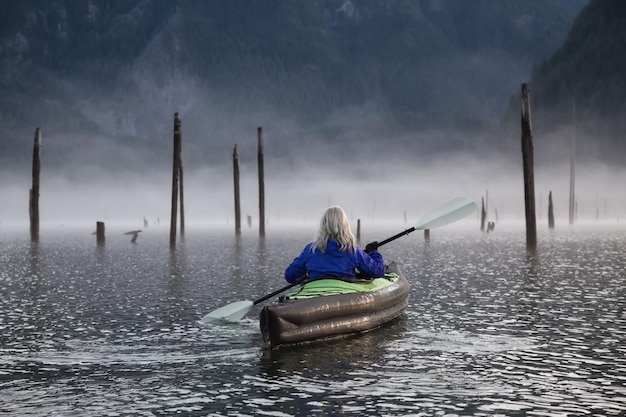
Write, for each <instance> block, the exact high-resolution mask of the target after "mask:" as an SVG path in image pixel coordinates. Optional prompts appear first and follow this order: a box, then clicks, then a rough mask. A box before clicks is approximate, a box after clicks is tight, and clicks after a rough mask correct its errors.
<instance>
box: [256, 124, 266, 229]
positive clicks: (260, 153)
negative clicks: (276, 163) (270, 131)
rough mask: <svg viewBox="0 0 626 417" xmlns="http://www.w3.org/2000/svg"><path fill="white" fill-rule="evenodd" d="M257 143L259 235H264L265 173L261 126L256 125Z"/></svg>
mask: <svg viewBox="0 0 626 417" xmlns="http://www.w3.org/2000/svg"><path fill="white" fill-rule="evenodd" d="M257 137H258V143H259V151H258V164H259V236H262V237H263V236H265V174H264V170H263V127H257Z"/></svg>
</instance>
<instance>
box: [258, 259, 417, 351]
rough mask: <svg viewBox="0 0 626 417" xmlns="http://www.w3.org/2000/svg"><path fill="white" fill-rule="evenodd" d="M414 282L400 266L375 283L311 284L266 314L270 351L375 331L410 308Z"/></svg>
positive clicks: (329, 280)
mask: <svg viewBox="0 0 626 417" xmlns="http://www.w3.org/2000/svg"><path fill="white" fill-rule="evenodd" d="M409 290H410V286H409V282H408V281H407V279H406V278H405V277H404V275H403V273H402V271H401V269H400V266H399V265H398V263H397V262H391V263H390V264H389V265H387V267H386V271H385V275H384V276H383V277H379V278H373V279H354V280H343V279H337V278H323V279H316V280H313V281H308V282H306V283H304V284H303V285H300V286H299V287H297V288H296V289H294V290H292V291H291V292H289V293H287V294H285V295H284V296H281V297H280V298H279V299H278V300H277V301H275V302H272V303H270V304H267V305H266V306H264V307H263V308H262V309H261V313H260V317H259V321H260V327H261V334H262V336H263V340H264V342H265V346H266V347H267V348H268V349H273V348H276V347H279V346H282V345H289V344H298V343H304V342H311V341H317V340H321V339H328V338H335V337H340V336H347V335H350V334H354V333H360V332H364V331H368V330H371V329H374V328H376V327H379V326H381V325H382V324H384V323H386V322H388V321H390V320H392V319H394V318H396V317H398V316H399V315H400V314H402V312H403V311H404V310H405V309H406V307H407V305H408V297H409Z"/></svg>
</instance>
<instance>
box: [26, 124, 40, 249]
mask: <svg viewBox="0 0 626 417" xmlns="http://www.w3.org/2000/svg"><path fill="white" fill-rule="evenodd" d="M40 173H41V129H40V128H37V129H35V143H34V145H33V184H32V188H31V189H30V193H29V194H30V196H29V204H28V212H29V217H30V239H31V240H32V241H34V242H36V241H38V240H39V174H40Z"/></svg>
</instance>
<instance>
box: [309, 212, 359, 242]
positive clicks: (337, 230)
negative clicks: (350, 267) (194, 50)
mask: <svg viewBox="0 0 626 417" xmlns="http://www.w3.org/2000/svg"><path fill="white" fill-rule="evenodd" d="M329 239H334V240H336V241H337V242H338V243H339V246H340V250H342V251H346V250H349V251H351V252H354V251H355V250H356V239H355V238H354V235H353V234H352V230H350V221H349V220H348V216H347V215H346V212H345V211H343V209H342V208H341V207H339V206H331V207H328V209H326V212H325V213H324V215H323V216H322V220H321V221H320V229H319V232H318V234H317V238H316V239H315V242H314V244H313V245H312V247H311V249H312V250H315V248H316V247H317V248H319V250H320V251H322V252H325V251H326V245H327V243H328V240H329Z"/></svg>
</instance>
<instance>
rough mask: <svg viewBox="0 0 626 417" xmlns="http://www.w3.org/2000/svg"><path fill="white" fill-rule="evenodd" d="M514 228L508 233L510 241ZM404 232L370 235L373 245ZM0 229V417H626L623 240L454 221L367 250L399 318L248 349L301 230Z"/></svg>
mask: <svg viewBox="0 0 626 417" xmlns="http://www.w3.org/2000/svg"><path fill="white" fill-rule="evenodd" d="M520 229H521V230H520ZM401 230H403V229H402V228H400V229H393V228H389V229H387V230H385V229H382V230H380V231H377V232H376V233H372V235H371V236H364V237H366V238H367V239H364V240H366V241H369V240H375V239H377V240H382V239H384V238H386V237H389V236H391V235H394V234H396V233H397V232H399V231H401ZM90 232H91V231H87V232H78V231H67V230H42V236H41V241H40V242H39V243H38V244H31V243H30V242H29V240H28V235H27V233H28V232H27V231H25V232H23V233H8V232H6V231H3V230H0V296H1V304H0V341H1V347H0V349H1V350H0V354H1V355H0V415H3V416H4V415H7V416H8V415H11V416H14V415H15V416H171V415H183V416H209V415H210V416H226V415H232V416H252V415H270V416H295V415H298V416H299V415H320V416H321V415H390V416H391V415H394V416H396V415H403V416H404V415H424V416H426V415H428V416H430V415H441V416H469V415H475V416H516V415H519V416H521V415H532V416H581V415H594V416H600V415H603V416H610V415H625V414H626V313H625V312H624V306H625V305H626V272H625V270H626V256H625V255H624V248H626V227H624V226H622V225H619V224H616V225H614V226H611V227H602V228H601V230H599V227H598V226H595V225H590V226H589V227H586V228H583V227H578V226H577V227H576V228H567V227H564V228H563V230H557V231H553V232H549V231H547V230H546V231H543V232H542V231H540V233H539V248H538V250H537V252H536V253H529V252H528V251H527V250H526V248H525V234H524V231H523V228H517V229H516V228H515V227H513V228H511V229H510V230H496V232H495V233H491V234H482V233H480V232H479V231H477V230H476V231H474V230H464V229H461V230H457V229H456V228H454V227H452V226H448V227H446V228H442V229H437V230H433V231H432V232H431V238H430V240H429V241H425V240H424V239H423V235H421V234H420V233H421V232H415V233H413V234H411V235H410V236H405V237H402V238H400V239H398V240H396V241H394V242H392V243H389V244H388V245H386V246H384V247H382V248H381V252H382V253H383V256H384V257H385V259H386V260H392V259H395V260H398V261H399V262H400V263H401V264H402V266H403V270H404V272H405V275H406V276H407V278H408V279H409V281H410V282H411V284H412V287H411V295H410V303H409V306H408V308H407V310H406V311H405V313H404V314H403V315H402V316H401V317H399V318H398V319H396V320H395V321H393V322H391V323H388V324H387V325H385V326H384V327H382V328H379V329H376V330H374V331H371V332H369V333H365V334H362V335H359V336H356V337H351V338H348V339H342V340H335V341H326V342H321V343H317V344H311V345H304V346H295V347H288V348H284V349H278V350H274V351H267V350H265V349H264V348H263V342H262V340H261V336H260V332H259V329H258V320H257V315H258V311H259V307H258V306H256V307H254V308H253V309H252V310H251V311H250V312H249V313H248V315H247V316H246V317H245V318H244V319H243V320H242V321H241V322H240V323H235V324H224V325H211V326H202V325H201V324H199V322H198V320H199V319H200V318H201V317H202V316H203V315H204V314H206V313H207V312H209V311H210V310H212V309H215V308H217V307H221V306H223V305H226V304H228V303H230V302H233V301H238V300H245V299H250V300H254V299H256V298H260V297H261V296H263V295H265V294H267V293H269V292H272V291H274V290H276V289H278V288H281V287H283V286H284V285H285V282H284V281H283V279H282V272H283V270H284V268H285V266H286V265H287V264H288V263H289V262H290V261H291V259H293V257H294V256H295V255H296V254H297V252H298V251H299V250H300V249H301V248H302V247H303V245H304V244H305V243H306V241H307V240H309V239H310V238H311V237H312V235H313V233H314V232H315V226H313V227H311V228H310V229H308V230H299V231H297V232H293V231H291V232H287V231H284V230H283V231H274V230H273V229H272V228H271V227H269V228H268V230H267V236H266V237H265V238H264V239H259V237H258V235H257V233H256V231H252V230H245V231H244V233H243V235H242V236H241V237H240V238H236V237H235V236H234V233H232V232H231V231H230V230H228V231H213V230H208V229H207V230H195V231H189V230H188V231H187V236H186V238H185V241H184V242H183V243H179V244H178V245H177V248H176V250H174V251H170V249H169V236H168V231H167V230H165V229H164V228H161V229H157V228H156V227H155V228H148V229H146V230H145V231H144V233H143V234H142V235H140V237H139V239H138V242H137V244H131V243H130V242H129V236H126V235H122V234H121V233H110V232H108V233H107V243H106V245H105V246H104V247H97V246H96V244H95V236H92V235H90Z"/></svg>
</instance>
